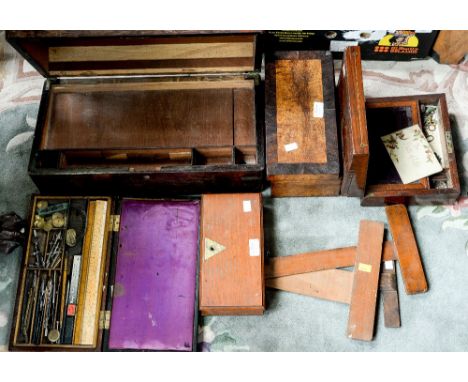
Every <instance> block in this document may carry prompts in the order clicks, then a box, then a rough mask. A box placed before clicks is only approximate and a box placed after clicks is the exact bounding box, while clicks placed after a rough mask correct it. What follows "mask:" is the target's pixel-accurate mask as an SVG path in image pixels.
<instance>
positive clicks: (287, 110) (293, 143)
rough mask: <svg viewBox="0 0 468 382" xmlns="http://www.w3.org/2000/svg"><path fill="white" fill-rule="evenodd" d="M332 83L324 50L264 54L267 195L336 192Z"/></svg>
mask: <svg viewBox="0 0 468 382" xmlns="http://www.w3.org/2000/svg"><path fill="white" fill-rule="evenodd" d="M334 88H335V82H334V71H333V59H332V56H331V53H330V52H322V51H290V52H275V53H272V55H271V56H268V57H267V63H266V74H265V90H266V98H265V108H266V114H265V115H266V118H265V123H266V163H267V177H268V180H269V181H270V183H271V188H272V195H273V196H325V195H338V194H339V190H340V184H341V180H340V164H339V148H338V137H337V127H336V115H335V93H334Z"/></svg>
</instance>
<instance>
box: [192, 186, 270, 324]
mask: <svg viewBox="0 0 468 382" xmlns="http://www.w3.org/2000/svg"><path fill="white" fill-rule="evenodd" d="M262 217H263V214H262V197H261V194H223V195H221V194H218V195H214V194H210V195H203V196H202V213H201V240H200V241H201V243H200V282H199V285H200V287H199V293H200V296H199V307H200V312H201V314H202V315H248V314H263V311H264V309H265V285H264V277H263V262H264V259H263V222H262Z"/></svg>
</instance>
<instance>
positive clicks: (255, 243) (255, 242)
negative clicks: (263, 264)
mask: <svg viewBox="0 0 468 382" xmlns="http://www.w3.org/2000/svg"><path fill="white" fill-rule="evenodd" d="M249 254H250V256H260V240H259V239H249Z"/></svg>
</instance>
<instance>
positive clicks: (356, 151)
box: [338, 46, 369, 196]
mask: <svg viewBox="0 0 468 382" xmlns="http://www.w3.org/2000/svg"><path fill="white" fill-rule="evenodd" d="M338 99H339V103H340V108H339V126H340V131H341V142H342V143H341V144H342V153H343V184H342V187H341V193H342V194H343V195H347V196H363V195H364V191H365V188H366V179H367V166H368V162H369V139H368V135H367V121H366V110H365V97H364V85H363V82H362V67H361V48H360V47H358V46H352V47H348V48H346V49H345V52H344V55H343V65H342V68H341V73H340V79H339V82H338Z"/></svg>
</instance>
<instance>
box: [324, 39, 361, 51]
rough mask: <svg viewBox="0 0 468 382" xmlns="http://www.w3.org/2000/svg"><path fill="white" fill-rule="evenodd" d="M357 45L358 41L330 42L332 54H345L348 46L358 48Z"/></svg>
mask: <svg viewBox="0 0 468 382" xmlns="http://www.w3.org/2000/svg"><path fill="white" fill-rule="evenodd" d="M356 45H358V42H357V41H339V40H332V41H330V50H331V51H332V52H344V50H345V49H346V48H347V47H348V46H356Z"/></svg>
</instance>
